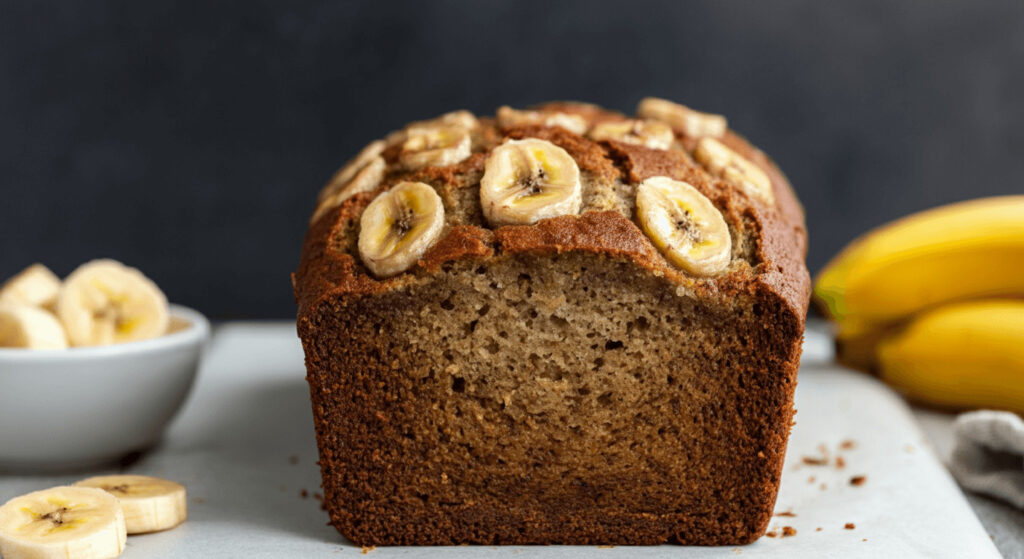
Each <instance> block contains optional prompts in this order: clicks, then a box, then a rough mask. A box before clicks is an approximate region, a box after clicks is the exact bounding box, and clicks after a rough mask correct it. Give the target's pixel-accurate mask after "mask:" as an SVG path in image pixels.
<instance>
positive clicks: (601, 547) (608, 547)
mask: <svg viewBox="0 0 1024 559" xmlns="http://www.w3.org/2000/svg"><path fill="white" fill-rule="evenodd" d="M614 547H615V546H614V545H599V546H597V548H598V549H613V548H614Z"/></svg>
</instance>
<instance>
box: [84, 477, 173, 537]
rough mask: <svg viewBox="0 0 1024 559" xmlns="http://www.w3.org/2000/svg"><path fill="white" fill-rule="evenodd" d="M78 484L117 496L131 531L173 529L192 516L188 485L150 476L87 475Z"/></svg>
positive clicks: (134, 532)
mask: <svg viewBox="0 0 1024 559" xmlns="http://www.w3.org/2000/svg"><path fill="white" fill-rule="evenodd" d="M75 486H76V487H94V488H96V489H102V490H103V491H106V492H107V493H110V494H111V495H113V496H114V497H116V498H117V500H118V501H120V503H121V508H122V509H123V510H124V521H125V526H126V527H127V529H128V533H129V534H146V533H149V532H160V531H162V530H169V529H171V528H174V527H175V526H177V525H179V524H181V523H182V522H184V521H185V518H187V517H188V501H187V499H186V496H185V486H184V485H181V484H178V483H174V482H173V481H167V480H166V479H160V478H156V477H149V476H131V475H119V476H97V477H91V478H89V479H83V480H82V481H79V482H78V483H76V484H75Z"/></svg>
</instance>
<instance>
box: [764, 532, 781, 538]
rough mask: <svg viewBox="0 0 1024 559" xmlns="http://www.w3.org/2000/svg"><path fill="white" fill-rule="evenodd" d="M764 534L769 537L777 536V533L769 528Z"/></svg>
mask: <svg viewBox="0 0 1024 559" xmlns="http://www.w3.org/2000/svg"><path fill="white" fill-rule="evenodd" d="M765 535H766V536H768V537H769V538H775V537H778V534H777V533H775V530H770V531H769V532H768V533H767V534H765Z"/></svg>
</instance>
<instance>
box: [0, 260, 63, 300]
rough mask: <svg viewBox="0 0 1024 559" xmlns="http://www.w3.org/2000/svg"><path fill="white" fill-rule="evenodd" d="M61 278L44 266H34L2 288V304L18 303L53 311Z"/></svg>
mask: <svg viewBox="0 0 1024 559" xmlns="http://www.w3.org/2000/svg"><path fill="white" fill-rule="evenodd" d="M60 286H61V283H60V278H58V277H57V275H56V274H54V273H53V272H51V271H50V269H49V268H47V267H46V266H44V265H42V264H33V265H31V266H29V267H28V268H25V269H24V270H22V271H21V272H20V273H18V275H16V276H14V277H12V278H11V279H9V280H7V281H5V282H4V284H3V285H2V286H0V303H17V304H21V305H29V306H32V307H41V308H45V309H48V310H53V309H54V307H55V306H56V304H57V295H58V294H59V293H60Z"/></svg>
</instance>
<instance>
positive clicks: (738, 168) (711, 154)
mask: <svg viewBox="0 0 1024 559" xmlns="http://www.w3.org/2000/svg"><path fill="white" fill-rule="evenodd" d="M693 156H694V158H696V159H697V161H699V162H700V163H701V165H704V167H706V168H707V170H708V171H710V172H711V174H713V175H715V176H717V177H719V178H721V179H724V180H725V181H726V182H728V183H729V184H731V185H733V186H734V187H736V188H739V189H740V190H743V191H744V192H746V193H747V194H748V195H750V196H753V197H755V198H758V199H760V200H761V201H763V202H764V203H766V204H768V205H769V206H771V205H773V204H775V194H774V193H773V192H772V181H771V179H769V178H768V175H767V174H766V173H765V172H764V171H762V170H761V168H760V167H758V166H757V165H754V164H753V163H751V162H750V160H748V159H747V158H745V157H743V156H742V155H740V154H738V153H736V152H735V151H733V150H731V149H729V148H728V147H727V146H726V145H725V144H723V143H722V142H719V141H718V140H716V139H714V138H701V139H700V141H699V142H698V143H697V149H696V150H695V151H694V152H693Z"/></svg>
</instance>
